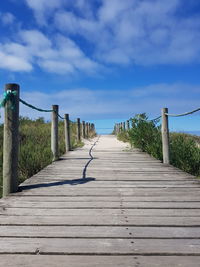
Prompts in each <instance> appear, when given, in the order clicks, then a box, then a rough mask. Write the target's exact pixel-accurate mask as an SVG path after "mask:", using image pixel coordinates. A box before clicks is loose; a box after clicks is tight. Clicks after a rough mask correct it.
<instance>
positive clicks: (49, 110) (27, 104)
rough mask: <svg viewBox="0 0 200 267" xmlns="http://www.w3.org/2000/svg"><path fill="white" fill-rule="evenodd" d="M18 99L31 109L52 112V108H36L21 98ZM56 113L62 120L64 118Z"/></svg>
mask: <svg viewBox="0 0 200 267" xmlns="http://www.w3.org/2000/svg"><path fill="white" fill-rule="evenodd" d="M19 101H20V102H21V103H22V104H24V105H26V106H27V107H29V108H32V109H35V110H37V111H40V112H53V109H41V108H37V107H35V106H33V105H31V104H29V103H27V102H26V101H24V100H22V99H21V98H20V99H19ZM57 115H58V117H59V118H60V119H62V120H64V118H63V117H62V116H61V115H60V114H57Z"/></svg>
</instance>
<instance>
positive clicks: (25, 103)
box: [19, 98, 53, 112]
mask: <svg viewBox="0 0 200 267" xmlns="http://www.w3.org/2000/svg"><path fill="white" fill-rule="evenodd" d="M19 101H20V102H21V103H22V104H24V105H25V106H27V107H29V108H31V109H35V110H37V111H40V112H52V111H53V109H41V108H37V107H35V106H33V105H31V104H29V103H27V102H26V101H24V100H22V99H21V98H19Z"/></svg>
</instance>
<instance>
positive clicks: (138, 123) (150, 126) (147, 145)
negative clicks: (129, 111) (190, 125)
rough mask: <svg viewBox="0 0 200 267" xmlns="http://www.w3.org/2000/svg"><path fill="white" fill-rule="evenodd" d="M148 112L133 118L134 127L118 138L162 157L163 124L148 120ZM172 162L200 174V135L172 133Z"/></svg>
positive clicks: (178, 166) (189, 171) (183, 168)
mask: <svg viewBox="0 0 200 267" xmlns="http://www.w3.org/2000/svg"><path fill="white" fill-rule="evenodd" d="M147 119H148V117H147V115H146V114H139V116H138V115H136V116H135V117H134V118H132V128H131V129H130V130H129V131H128V132H122V133H120V134H119V135H118V139H119V140H122V141H127V142H130V144H131V145H132V146H134V147H137V148H140V149H141V150H142V151H144V152H147V153H149V154H150V155H152V156H153V157H155V158H157V159H159V160H161V161H162V160H163V158H162V139H161V126H160V124H159V123H158V122H149V121H147ZM170 163H171V164H172V165H174V166H175V167H177V168H180V169H182V170H183V171H186V172H188V173H190V174H192V175H195V176H200V137H198V136H193V135H189V134H184V133H173V132H172V133H170Z"/></svg>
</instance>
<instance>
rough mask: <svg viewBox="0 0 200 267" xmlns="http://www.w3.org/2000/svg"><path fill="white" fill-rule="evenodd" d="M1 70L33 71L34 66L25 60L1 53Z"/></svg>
mask: <svg viewBox="0 0 200 267" xmlns="http://www.w3.org/2000/svg"><path fill="white" fill-rule="evenodd" d="M0 68H1V69H6V70H10V71H31V70H32V65H31V64H30V63H29V62H28V61H27V60H25V59H23V58H21V57H19V56H15V55H9V54H7V53H4V52H1V51H0Z"/></svg>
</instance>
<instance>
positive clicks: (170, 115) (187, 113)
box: [165, 108, 200, 117]
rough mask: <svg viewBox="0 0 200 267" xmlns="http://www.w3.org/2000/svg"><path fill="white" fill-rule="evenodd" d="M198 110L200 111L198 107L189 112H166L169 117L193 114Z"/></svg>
mask: <svg viewBox="0 0 200 267" xmlns="http://www.w3.org/2000/svg"><path fill="white" fill-rule="evenodd" d="M197 111H200V108H197V109H194V110H192V111H189V112H185V113H182V114H170V113H165V115H167V116H169V117H183V116H187V115H191V114H193V113H195V112H197Z"/></svg>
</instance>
